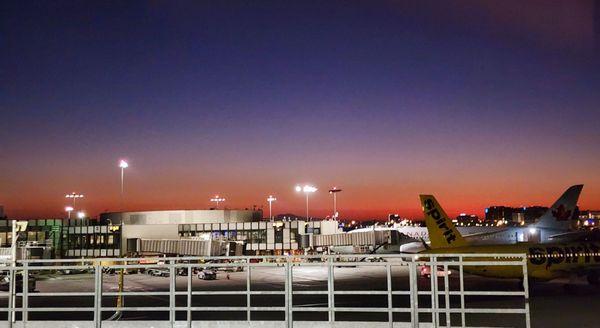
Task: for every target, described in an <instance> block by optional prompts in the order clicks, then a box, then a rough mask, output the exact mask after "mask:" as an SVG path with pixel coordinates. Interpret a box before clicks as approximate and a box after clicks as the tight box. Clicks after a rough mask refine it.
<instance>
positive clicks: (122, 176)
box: [119, 160, 129, 206]
mask: <svg viewBox="0 0 600 328" xmlns="http://www.w3.org/2000/svg"><path fill="white" fill-rule="evenodd" d="M119 167H120V168H121V206H123V190H124V189H123V180H124V178H125V169H126V168H128V167H129V164H128V163H127V162H126V161H125V160H120V161H119Z"/></svg>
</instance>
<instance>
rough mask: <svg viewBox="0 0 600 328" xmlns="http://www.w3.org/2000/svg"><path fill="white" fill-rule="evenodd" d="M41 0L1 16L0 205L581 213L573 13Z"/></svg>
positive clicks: (587, 175) (586, 48)
mask: <svg viewBox="0 0 600 328" xmlns="http://www.w3.org/2000/svg"><path fill="white" fill-rule="evenodd" d="M550 3H551V5H548V2H545V1H531V2H523V1H489V2H485V1H484V2H482V1H475V0H472V1H471V0H467V1H448V2H443V1H414V2H410V1H406V2H405V1H356V2H355V1H273V2H271V1H240V2H235V1H204V2H202V1H189V2H187V1H176V2H167V1H149V2H146V1H144V2H137V1H126V2H124V1H118V2H112V1H95V2H92V1H64V2H63V1H52V2H27V3H23V2H22V1H15V2H12V3H10V2H3V4H2V5H1V6H2V7H3V8H2V10H1V11H0V36H1V37H0V44H1V47H2V51H0V59H1V60H0V65H1V66H0V72H1V74H0V76H1V77H0V81H1V82H0V83H1V87H0V111H1V117H0V204H2V205H4V207H5V211H6V212H7V214H8V215H9V216H10V217H50V216H52V217H56V216H60V215H63V213H62V209H63V208H64V206H65V205H66V204H67V202H66V201H65V199H64V194H65V193H69V192H72V191H76V192H81V193H84V194H85V196H86V198H85V200H84V201H83V202H82V203H81V204H82V207H83V208H84V209H85V210H86V211H88V212H89V213H91V214H93V215H97V214H98V213H99V212H101V211H104V210H118V209H119V168H118V167H117V164H118V160H119V159H121V158H125V159H128V160H129V161H130V168H128V169H127V171H126V181H125V185H126V188H125V189H126V200H125V204H126V206H125V207H126V208H127V209H131V210H133V209H136V210H140V209H148V210H149V209H177V208H207V207H209V206H210V202H209V198H210V197H211V196H213V195H214V194H217V193H218V194H220V195H222V196H224V197H226V198H227V201H226V206H228V207H230V208H245V207H252V206H253V205H257V206H259V207H260V206H264V207H265V208H268V207H267V202H266V197H267V196H268V195H269V194H273V195H275V196H276V197H277V198H278V201H277V202H276V203H274V211H275V213H289V212H294V213H298V214H303V213H304V198H303V197H302V196H301V195H298V194H296V193H295V192H294V189H293V187H294V185H295V184H297V183H312V184H314V185H315V186H317V187H318V188H319V189H320V190H319V191H318V192H317V193H316V194H315V195H312V196H311V214H313V215H318V216H324V215H327V214H330V212H331V207H332V205H331V198H330V195H328V194H327V192H326V190H327V189H328V188H329V187H332V186H334V185H337V186H339V187H341V188H343V189H344V191H343V192H342V193H341V194H340V195H339V209H340V213H341V215H342V217H350V218H359V219H360V218H371V217H383V216H386V215H387V214H388V213H400V214H401V215H406V216H420V209H419V202H418V194H419V193H434V194H435V195H437V197H438V199H439V200H440V202H442V205H444V206H445V208H446V209H447V212H449V214H450V215H455V214H456V213H458V212H474V213H477V214H480V215H482V213H483V209H484V208H485V207H486V206H488V205H493V204H505V205H515V206H520V205H533V204H538V205H550V204H551V203H552V201H554V199H555V198H557V197H558V196H559V195H560V194H561V193H562V192H563V190H564V189H566V188H567V187H568V186H570V185H573V184H579V183H583V184H585V187H584V190H583V193H582V196H581V198H580V205H581V207H582V208H597V209H600V169H599V168H600V128H599V127H600V47H599V46H598V41H599V36H598V35H599V33H600V28H599V26H600V24H599V19H600V8H598V4H597V3H598V2H596V4H595V3H594V2H593V1H570V0H569V1H567V0H565V1H561V0H557V1H552V2H550Z"/></svg>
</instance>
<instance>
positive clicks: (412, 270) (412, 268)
mask: <svg viewBox="0 0 600 328" xmlns="http://www.w3.org/2000/svg"><path fill="white" fill-rule="evenodd" d="M408 270H409V274H408V279H409V283H410V286H409V288H410V309H411V311H410V321H411V322H412V327H413V328H418V327H419V282H418V278H417V263H415V262H414V258H412V260H411V261H410V262H408Z"/></svg>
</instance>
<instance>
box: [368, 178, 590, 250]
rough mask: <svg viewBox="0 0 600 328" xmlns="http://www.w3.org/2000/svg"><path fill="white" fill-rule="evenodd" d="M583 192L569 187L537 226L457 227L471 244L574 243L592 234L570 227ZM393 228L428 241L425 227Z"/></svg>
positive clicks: (416, 246) (418, 247) (417, 245)
mask: <svg viewBox="0 0 600 328" xmlns="http://www.w3.org/2000/svg"><path fill="white" fill-rule="evenodd" d="M582 189H583V185H574V186H571V187H569V188H567V190H565V192H563V194H562V195H561V196H560V197H559V198H558V199H557V200H556V201H555V202H554V204H552V206H550V208H548V210H547V211H546V212H545V213H544V214H543V215H542V216H541V217H540V218H539V219H538V220H537V221H536V222H535V223H534V224H530V225H527V226H519V227H481V226H474V227H473V226H471V227H458V231H460V232H461V234H462V235H463V237H464V238H465V239H466V240H467V241H469V242H470V243H472V244H486V245H489V244H511V243H518V242H524V241H539V242H552V241H573V240H577V239H581V238H584V237H586V236H588V235H589V232H587V231H583V230H574V229H573V227H572V224H571V223H572V222H573V220H574V219H575V218H576V217H577V201H578V200H579V195H580V194H581V191H582ZM367 229H368V228H367ZM390 229H397V230H398V231H399V232H401V233H403V234H405V235H407V236H409V237H412V238H417V239H419V238H422V239H424V240H428V239H429V235H428V232H427V228H424V227H399V228H390ZM422 250H423V244H422V243H420V242H417V243H415V242H412V243H410V244H406V245H402V246H401V251H402V252H405V253H418V252H419V251H422Z"/></svg>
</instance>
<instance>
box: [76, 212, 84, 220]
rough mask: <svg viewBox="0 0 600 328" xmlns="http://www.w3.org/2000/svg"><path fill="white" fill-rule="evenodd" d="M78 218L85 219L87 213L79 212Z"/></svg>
mask: <svg viewBox="0 0 600 328" xmlns="http://www.w3.org/2000/svg"><path fill="white" fill-rule="evenodd" d="M77 218H78V219H83V218H85V212H84V211H79V212H77Z"/></svg>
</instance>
